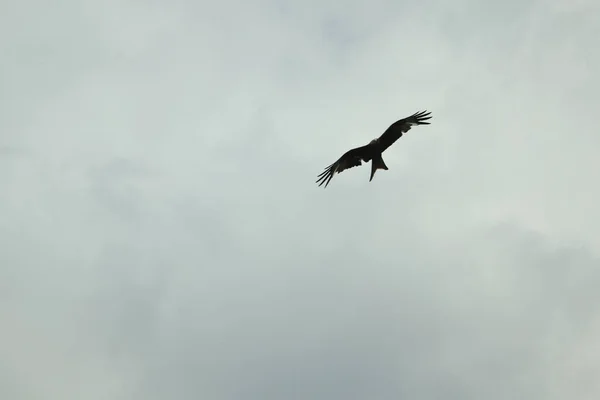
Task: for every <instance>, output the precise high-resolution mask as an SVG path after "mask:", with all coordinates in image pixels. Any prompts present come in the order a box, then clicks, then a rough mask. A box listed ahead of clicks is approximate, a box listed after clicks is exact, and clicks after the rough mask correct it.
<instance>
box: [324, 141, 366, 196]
mask: <svg viewBox="0 0 600 400" xmlns="http://www.w3.org/2000/svg"><path fill="white" fill-rule="evenodd" d="M370 149H371V146H370V145H366V146H361V147H357V148H355V149H352V150H349V151H347V152H346V153H344V155H343V156H341V157H340V158H339V159H338V160H337V161H336V162H334V163H333V164H331V165H329V166H328V167H326V168H325V171H323V172H321V173H320V174H319V178H318V179H317V182H316V183H319V182H320V183H319V186H321V185H322V184H323V183H324V184H325V187H327V185H329V181H331V179H332V178H333V175H334V174H336V173H338V174H339V173H340V172H342V171H344V170H346V169H348V168H353V167H358V166H359V165H361V164H362V163H361V161H367V160H369V159H370V157H369V153H370Z"/></svg>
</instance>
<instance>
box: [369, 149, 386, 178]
mask: <svg viewBox="0 0 600 400" xmlns="http://www.w3.org/2000/svg"><path fill="white" fill-rule="evenodd" d="M378 169H385V170H387V169H388V167H387V165H385V162H384V161H383V157H381V153H380V154H378V155H376V156H375V157H373V159H372V160H371V177H370V178H369V182H371V181H372V180H373V175H375V172H376V171H377V170H378Z"/></svg>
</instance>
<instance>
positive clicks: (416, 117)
mask: <svg viewBox="0 0 600 400" xmlns="http://www.w3.org/2000/svg"><path fill="white" fill-rule="evenodd" d="M428 119H431V112H428V111H427V110H425V111H419V112H416V113H414V114H413V115H411V116H410V117H406V118H403V119H401V120H398V121H396V122H394V123H393V124H392V125H390V127H389V128H387V129H386V130H385V132H383V133H382V134H381V136H380V137H379V144H380V146H381V151H382V152H383V151H384V150H385V149H387V148H388V147H390V146H391V145H392V144H394V142H395V141H396V140H398V139H400V137H402V134H404V133H406V132H408V131H409V130H410V128H411V127H412V126H413V125H429V122H427V120H428Z"/></svg>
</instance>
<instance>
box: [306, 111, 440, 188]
mask: <svg viewBox="0 0 600 400" xmlns="http://www.w3.org/2000/svg"><path fill="white" fill-rule="evenodd" d="M430 114H431V112H427V110H425V111H419V112H416V113H414V114H413V115H411V116H410V117H406V118H403V119H401V120H398V121H396V122H394V123H393V124H392V125H390V126H389V127H388V128H387V129H386V130H385V132H383V133H382V134H381V136H379V137H378V138H377V139H373V140H372V141H371V143H369V144H367V145H365V146H361V147H357V148H354V149H352V150H349V151H347V152H346V153H344V155H342V156H341V157H340V158H339V159H338V160H337V161H336V162H334V163H333V164H331V165H329V166H328V167H326V168H325V171H323V172H321V173H320V174H319V175H318V177H319V179H317V182H316V183H319V182H320V183H319V186H321V185H322V184H323V183H324V184H325V187H327V185H329V182H330V181H331V179H332V178H333V175H334V174H336V173H338V174H339V173H340V172H342V171H344V170H346V169H348V168H353V167H358V166H359V165H362V163H361V161H364V162H369V161H371V177H370V178H369V182H371V180H373V175H375V172H376V171H377V170H378V169H384V170H387V169H388V167H387V165H385V162H383V158H382V157H381V153H383V152H384V151H385V150H386V149H387V148H388V147H390V146H391V145H392V144H394V142H395V141H396V140H398V139H400V137H401V136H402V135H403V134H404V133H406V132H408V131H409V130H410V128H412V126H413V125H429V122H426V121H427V120H428V119H430V118H431V115H430Z"/></svg>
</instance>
